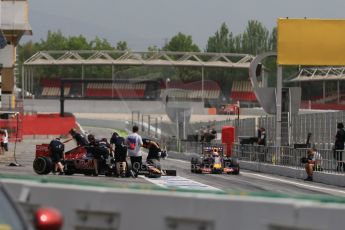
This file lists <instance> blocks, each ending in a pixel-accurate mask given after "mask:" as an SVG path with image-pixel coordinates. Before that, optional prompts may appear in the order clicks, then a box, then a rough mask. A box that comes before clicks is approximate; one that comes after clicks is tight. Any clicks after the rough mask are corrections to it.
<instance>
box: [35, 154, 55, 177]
mask: <svg viewBox="0 0 345 230" xmlns="http://www.w3.org/2000/svg"><path fill="white" fill-rule="evenodd" d="M52 168H53V163H52V161H51V159H50V158H48V157H37V158H36V159H35V160H34V163H33V169H34V171H35V172H36V173H37V174H39V175H45V174H48V173H50V172H51V171H52Z"/></svg>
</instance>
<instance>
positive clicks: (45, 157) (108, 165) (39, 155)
mask: <svg viewBox="0 0 345 230" xmlns="http://www.w3.org/2000/svg"><path fill="white" fill-rule="evenodd" d="M93 159H94V157H93V154H92V153H91V151H90V149H89V147H88V146H78V147H76V148H73V149H71V150H69V151H67V152H65V157H64V160H63V165H64V173H65V175H73V174H84V175H92V174H93V173H94V163H93ZM125 164H126V167H125V173H124V175H123V176H124V177H131V176H137V175H144V176H147V177H151V178H156V177H161V176H176V170H162V169H161V166H160V163H159V161H150V163H144V164H142V165H141V168H140V169H138V170H137V172H138V174H136V173H134V172H133V169H132V166H131V162H130V160H128V159H127V160H126V162H125ZM117 165H118V164H116V162H115V160H114V159H113V158H112V157H110V156H108V157H107V158H100V159H99V160H98V171H99V174H100V175H105V176H119V175H118V170H117V169H116V166H117ZM53 168H54V164H53V162H52V159H51V153H50V150H49V144H41V145H36V155H35V160H34V162H33V169H34V171H35V172H36V173H37V174H40V175H44V174H49V173H51V172H52V171H53ZM121 176H122V175H121Z"/></svg>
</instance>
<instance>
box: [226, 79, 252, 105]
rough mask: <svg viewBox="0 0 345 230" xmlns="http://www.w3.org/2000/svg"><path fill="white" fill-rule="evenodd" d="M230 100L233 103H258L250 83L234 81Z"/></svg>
mask: <svg viewBox="0 0 345 230" xmlns="http://www.w3.org/2000/svg"><path fill="white" fill-rule="evenodd" d="M230 98H231V99H232V100H233V101H244V102H256V101H257V100H256V96H255V94H254V92H253V88H252V85H251V83H250V81H234V82H233V84H232V88H231V92H230Z"/></svg>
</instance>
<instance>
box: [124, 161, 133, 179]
mask: <svg viewBox="0 0 345 230" xmlns="http://www.w3.org/2000/svg"><path fill="white" fill-rule="evenodd" d="M126 166H127V167H126V177H135V175H134V172H133V171H132V163H131V161H130V160H129V159H126Z"/></svg>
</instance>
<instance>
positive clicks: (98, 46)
mask: <svg viewBox="0 0 345 230" xmlns="http://www.w3.org/2000/svg"><path fill="white" fill-rule="evenodd" d="M90 47H91V49H93V50H112V49H114V47H112V46H111V44H110V43H109V42H108V41H107V40H106V39H104V38H103V39H100V38H99V37H98V36H96V38H95V39H93V40H92V41H91V42H90Z"/></svg>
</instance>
